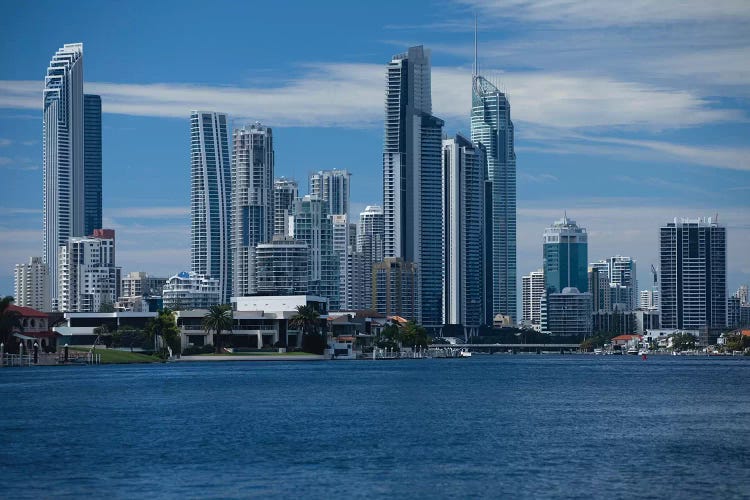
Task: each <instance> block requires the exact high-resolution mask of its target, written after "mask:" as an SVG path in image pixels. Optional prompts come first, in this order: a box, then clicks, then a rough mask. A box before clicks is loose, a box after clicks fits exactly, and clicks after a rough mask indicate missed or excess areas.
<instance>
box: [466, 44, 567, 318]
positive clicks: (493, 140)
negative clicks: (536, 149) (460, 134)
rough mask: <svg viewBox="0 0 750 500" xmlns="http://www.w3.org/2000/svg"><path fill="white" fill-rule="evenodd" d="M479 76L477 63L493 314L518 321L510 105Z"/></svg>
mask: <svg viewBox="0 0 750 500" xmlns="http://www.w3.org/2000/svg"><path fill="white" fill-rule="evenodd" d="M475 59H476V58H475ZM477 73H478V68H477V64H476V61H475V64H474V78H473V81H472V94H471V140H472V142H474V143H475V144H477V143H478V144H482V145H483V146H484V147H485V148H486V155H487V175H488V179H489V181H490V182H491V185H492V187H491V190H492V200H491V204H492V213H491V217H492V295H493V297H492V302H493V309H494V314H503V315H509V316H511V317H512V318H516V315H517V314H518V313H517V310H516V308H517V300H516V153H515V149H514V138H513V122H512V121H511V119H510V102H508V98H507V97H506V95H505V94H504V93H503V92H501V91H500V90H498V88H497V87H496V86H495V85H493V84H492V83H491V82H490V81H489V80H487V79H486V78H484V77H483V76H480V75H479V74H477ZM558 291H559V290H558Z"/></svg>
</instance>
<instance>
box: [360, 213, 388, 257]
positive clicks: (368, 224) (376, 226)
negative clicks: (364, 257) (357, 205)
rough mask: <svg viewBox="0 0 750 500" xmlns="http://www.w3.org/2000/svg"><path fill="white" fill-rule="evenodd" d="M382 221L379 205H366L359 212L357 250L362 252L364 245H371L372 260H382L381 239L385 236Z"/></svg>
mask: <svg viewBox="0 0 750 500" xmlns="http://www.w3.org/2000/svg"><path fill="white" fill-rule="evenodd" d="M383 221H384V219H383V208H382V207H381V206H379V205H367V206H366V207H365V211H364V212H360V214H359V225H358V226H357V251H358V252H363V251H364V248H365V246H366V245H368V244H369V245H371V247H372V250H371V259H372V262H380V261H382V260H383V240H384V238H385V226H384V223H383Z"/></svg>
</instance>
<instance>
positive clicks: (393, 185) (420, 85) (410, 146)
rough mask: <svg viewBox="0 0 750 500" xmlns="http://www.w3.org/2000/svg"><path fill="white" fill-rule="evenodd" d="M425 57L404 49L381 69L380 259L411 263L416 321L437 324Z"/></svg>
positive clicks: (433, 133) (433, 155) (435, 170)
mask: <svg viewBox="0 0 750 500" xmlns="http://www.w3.org/2000/svg"><path fill="white" fill-rule="evenodd" d="M430 72H431V66H430V53H429V50H427V49H425V48H424V47H422V46H421V45H420V46H417V47H410V48H409V49H408V51H407V52H406V53H404V54H399V55H396V56H394V57H393V58H392V60H391V62H390V63H388V66H387V68H386V89H385V135H384V143H383V214H384V225H385V242H384V254H385V257H391V258H401V259H403V260H404V261H406V262H413V263H415V264H416V265H417V267H418V269H419V272H418V276H419V278H418V279H419V282H418V288H419V290H418V296H419V297H420V298H421V308H420V310H418V311H417V312H418V314H417V316H416V320H417V321H418V322H421V323H423V324H425V325H428V326H433V325H440V324H442V300H443V297H442V271H443V269H442V268H443V242H442V210H441V207H442V199H441V192H442V186H441V183H442V174H441V160H440V157H441V155H440V151H441V147H442V132H443V121H442V120H440V119H439V118H436V117H434V116H432V97H431V84H430Z"/></svg>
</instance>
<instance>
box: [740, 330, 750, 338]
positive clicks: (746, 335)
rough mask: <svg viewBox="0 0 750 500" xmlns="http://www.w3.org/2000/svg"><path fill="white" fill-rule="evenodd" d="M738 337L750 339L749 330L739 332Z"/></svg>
mask: <svg viewBox="0 0 750 500" xmlns="http://www.w3.org/2000/svg"><path fill="white" fill-rule="evenodd" d="M740 335H742V336H744V337H750V330H741V331H740Z"/></svg>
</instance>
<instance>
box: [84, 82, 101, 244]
mask: <svg viewBox="0 0 750 500" xmlns="http://www.w3.org/2000/svg"><path fill="white" fill-rule="evenodd" d="M83 172H84V175H83V177H84V178H83V184H84V193H85V194H84V223H83V225H84V229H83V234H85V235H86V236H90V235H92V234H94V229H96V228H99V227H102V99H101V97H99V96H98V95H90V94H84V95H83Z"/></svg>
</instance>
